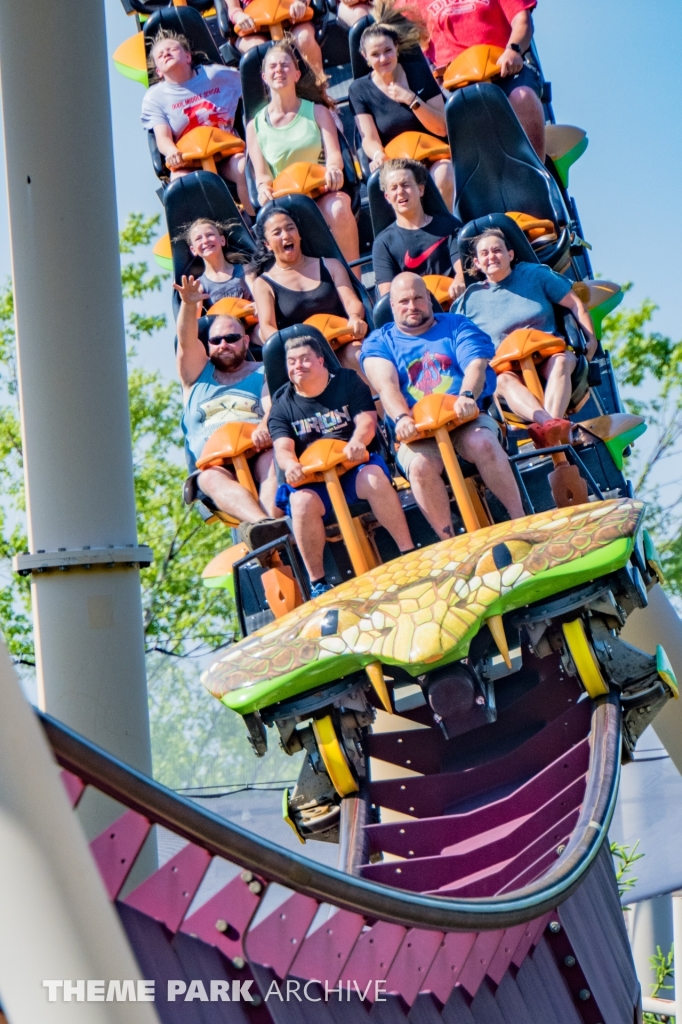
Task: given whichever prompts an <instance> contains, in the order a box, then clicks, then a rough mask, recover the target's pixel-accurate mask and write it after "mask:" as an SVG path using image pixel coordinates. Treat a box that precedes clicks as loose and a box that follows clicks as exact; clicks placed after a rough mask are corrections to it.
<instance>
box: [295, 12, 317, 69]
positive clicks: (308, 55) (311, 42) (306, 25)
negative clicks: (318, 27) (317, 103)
mask: <svg viewBox="0 0 682 1024" xmlns="http://www.w3.org/2000/svg"><path fill="white" fill-rule="evenodd" d="M291 34H292V36H293V37H294V39H295V40H296V46H297V47H298V49H299V50H300V51H301V56H302V57H303V59H304V60H305V61H306V62H307V63H308V64H309V65H310V67H311V68H312V70H313V71H314V73H315V74H316V75H317V76H318V78H321V77H322V75H323V74H324V68H323V67H322V50H321V49H320V46H319V43H318V42H317V39H316V38H315V29H314V28H313V23H312V21H305V22H303V23H302V24H301V25H292V26H291Z"/></svg>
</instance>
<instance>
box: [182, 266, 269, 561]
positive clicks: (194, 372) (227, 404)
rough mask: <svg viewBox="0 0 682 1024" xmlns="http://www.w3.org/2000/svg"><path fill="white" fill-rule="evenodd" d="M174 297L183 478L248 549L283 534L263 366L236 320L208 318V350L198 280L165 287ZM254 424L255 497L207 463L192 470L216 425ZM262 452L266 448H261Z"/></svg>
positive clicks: (229, 474)
mask: <svg viewBox="0 0 682 1024" xmlns="http://www.w3.org/2000/svg"><path fill="white" fill-rule="evenodd" d="M173 287H174V288H175V289H176V290H177V292H178V293H179V295H180V299H181V304H180V312H179V313H178V321H177V331H178V350H177V366H178V374H179V376H180V381H181V383H182V389H183V398H184V406H185V408H184V412H183V415H182V430H183V433H184V435H185V455H186V458H187V465H188V468H189V472H190V478H196V483H197V486H198V488H199V490H200V491H202V492H203V494H204V495H206V496H207V497H208V498H210V499H211V501H212V502H213V503H214V504H215V506H216V508H217V509H219V510H220V511H222V512H227V513H228V514H229V515H231V516H234V517H235V518H236V519H239V521H240V526H239V534H240V537H241V539H242V540H243V541H245V542H246V543H247V544H248V545H249V547H250V548H251V549H252V550H253V549H255V548H258V547H260V546H261V545H263V544H267V543H268V541H271V540H274V539H276V538H277V537H281V536H283V535H284V534H286V533H288V532H289V528H288V526H287V524H286V522H285V520H284V519H282V518H281V516H282V513H281V512H280V510H279V509H277V508H276V507H275V494H276V491H277V480H276V476H275V466H274V460H273V456H272V449H271V447H270V443H271V442H270V435H269V433H268V428H267V418H268V412H269V410H270V404H271V403H270V396H269V394H268V386H267V383H266V381H265V374H264V372H263V364H262V363H256V362H253V361H251V360H248V359H247V356H248V351H249V338H248V335H247V334H246V332H245V330H244V325H243V324H242V323H241V321H240V320H236V319H235V318H234V317H231V316H216V317H212V318H211V324H210V327H209V330H208V346H207V347H208V351H207V350H206V348H204V345H203V343H202V341H201V340H200V338H199V320H198V316H197V313H198V307H200V305H201V303H202V302H203V300H204V299H205V298H206V293H205V292H204V290H203V288H202V286H201V283H200V282H199V281H196V280H195V279H194V278H193V277H184V276H183V278H182V283H181V284H179V285H177V284H176V285H174V286H173ZM231 421H239V422H243V423H257V424H258V426H257V428H256V430H255V431H254V433H253V440H254V443H255V446H256V448H257V449H258V451H259V454H258V455H257V456H256V457H255V458H254V459H252V460H251V472H252V474H253V478H254V480H255V481H256V483H257V485H258V488H259V498H260V501H259V502H258V501H256V499H255V498H254V497H253V495H252V494H251V493H250V492H249V491H248V490H247V489H246V488H245V487H242V485H241V484H240V483H238V482H237V480H236V479H235V476H234V474H233V473H232V472H231V470H229V469H227V468H225V467H223V466H215V467H211V468H210V469H205V470H203V471H201V472H199V471H198V470H197V468H196V461H197V459H198V458H199V457H200V455H201V452H202V451H203V448H204V445H205V444H206V442H207V440H208V439H209V437H210V436H211V435H212V434H213V433H214V432H215V431H216V430H217V429H218V427H221V426H222V425H223V424H224V423H229V422H231ZM266 449H267V450H266Z"/></svg>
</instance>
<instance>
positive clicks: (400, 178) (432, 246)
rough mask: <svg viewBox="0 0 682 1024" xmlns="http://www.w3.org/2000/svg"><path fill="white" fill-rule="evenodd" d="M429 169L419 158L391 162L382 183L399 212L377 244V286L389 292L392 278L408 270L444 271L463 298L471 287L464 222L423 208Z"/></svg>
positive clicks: (455, 294)
mask: <svg viewBox="0 0 682 1024" xmlns="http://www.w3.org/2000/svg"><path fill="white" fill-rule="evenodd" d="M427 180H428V171H427V170H426V168H425V167H424V165H423V164H420V163H417V162H416V161H415V160H406V159H400V160H387V161H386V163H384V164H383V165H382V167H381V175H380V178H379V181H380V182H381V188H382V189H383V193H384V196H385V198H386V201H387V202H388V203H390V205H391V206H392V207H393V210H394V212H395V223H393V224H390V225H389V226H388V227H387V228H384V230H383V231H380V232H379V234H378V235H377V237H376V238H375V239H374V245H373V246H372V262H373V264H374V274H375V280H376V285H377V288H378V291H379V294H380V295H385V294H386V292H387V291H388V290H389V288H390V287H391V281H392V280H393V278H394V277H396V276H397V275H398V274H402V273H403V272H404V271H406V270H409V271H411V272H412V273H413V274H419V276H420V277H425V276H426V275H427V274H441V275H443V276H445V277H452V276H453V274H454V280H453V282H452V286H451V288H450V297H451V298H452V299H456V298H458V297H459V296H460V295H461V294H462V292H463V291H464V289H465V288H466V285H465V283H464V274H463V273H462V263H461V260H460V258H459V250H458V248H457V235H458V233H459V229H460V228H461V226H462V225H461V224H460V222H459V221H458V220H457V218H456V217H453V216H451V215H447V216H445V214H442V215H441V214H439V215H437V216H435V217H430V216H429V215H428V214H427V213H425V212H424V207H423V206H422V196H423V195H424V189H425V188H426V182H427Z"/></svg>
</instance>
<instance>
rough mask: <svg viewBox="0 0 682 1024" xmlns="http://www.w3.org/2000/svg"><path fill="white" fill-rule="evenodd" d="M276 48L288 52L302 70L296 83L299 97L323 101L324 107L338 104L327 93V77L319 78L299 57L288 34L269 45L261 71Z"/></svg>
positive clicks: (295, 65) (312, 100)
mask: <svg viewBox="0 0 682 1024" xmlns="http://www.w3.org/2000/svg"><path fill="white" fill-rule="evenodd" d="M275 50H279V52H280V53H286V54H287V56H289V57H291V60H292V61H293V65H294V67H295V68H297V70H298V71H300V72H301V77H300V78H299V80H298V82H297V83H296V95H297V96H298V97H299V99H302V100H310V102H311V103H321V104H322V105H323V106H324V107H329V109H330V110H333V109H334V108H335V106H336V104H335V103H334V100H333V99H332V98H331V96H329V94H328V93H327V80H326V78H317V77H316V76H315V73H314V72H313V70H312V68H311V67H310V66H309V65H308V64H306V62H305V61H301V60H300V59H299V57H298V55H297V53H296V49H295V47H294V43H293V39H292V37H291V36H288V35H287V36H285V37H284V39H280V40H279V41H278V42H276V43H273V44H272V46H269V47H268V51H267V53H266V54H265V56H264V57H263V63H262V64H261V71H262V70H263V68H264V67H265V62H266V60H267V59H268V57H269V56H270V54H271V53H273V51H275Z"/></svg>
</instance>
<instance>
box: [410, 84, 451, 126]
mask: <svg viewBox="0 0 682 1024" xmlns="http://www.w3.org/2000/svg"><path fill="white" fill-rule="evenodd" d="M415 95H416V93H415ZM412 113H413V114H415V116H416V117H417V118H418V119H419V120H420V121H421V123H422V124H423V125H424V127H425V128H426V130H427V132H432V133H433V134H434V135H447V128H446V127H445V100H444V99H443V97H442V96H432V97H431V99H430V100H422V101H421V103H420V104H419V106H418V107H416V108H415V109H414V110H413V111H412Z"/></svg>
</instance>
